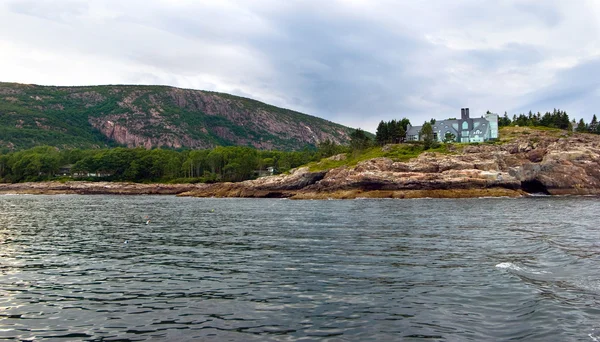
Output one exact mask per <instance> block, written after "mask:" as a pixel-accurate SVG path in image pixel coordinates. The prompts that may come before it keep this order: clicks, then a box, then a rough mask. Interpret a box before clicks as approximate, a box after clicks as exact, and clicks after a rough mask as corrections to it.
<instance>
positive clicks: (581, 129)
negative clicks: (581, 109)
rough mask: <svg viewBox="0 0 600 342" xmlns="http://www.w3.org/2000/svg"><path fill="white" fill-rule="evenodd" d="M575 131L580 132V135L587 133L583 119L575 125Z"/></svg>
mask: <svg viewBox="0 0 600 342" xmlns="http://www.w3.org/2000/svg"><path fill="white" fill-rule="evenodd" d="M575 131H577V132H580V133H583V132H587V131H588V126H587V125H586V123H585V121H583V119H580V120H579V123H578V124H577V128H575Z"/></svg>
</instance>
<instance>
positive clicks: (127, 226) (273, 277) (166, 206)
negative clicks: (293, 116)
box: [0, 195, 600, 341]
mask: <svg viewBox="0 0 600 342" xmlns="http://www.w3.org/2000/svg"><path fill="white" fill-rule="evenodd" d="M599 216H600V201H599V200H598V199H597V198H590V197H562V198H549V197H537V198H526V199H525V198H523V199H507V198H500V199H492V198H490V199H452V200H450V199H448V200H436V199H419V200H344V201H291V200H280V199H199V198H178V197H172V196H76V195H58V196H24V195H15V196H0V339H6V340H17V341H19V340H24V341H27V340H35V341H38V340H49V341H68V340H76V341H79V340H84V341H144V340H153V341H196V340H213V341H252V340H258V341H297V340H301V341H312V340H315V341H367V340H369V341H398V340H400V341H419V340H427V341H507V340H521V341H600V305H599V304H600V224H599V220H598V217H599ZM147 221H149V222H148V224H146V222H147Z"/></svg>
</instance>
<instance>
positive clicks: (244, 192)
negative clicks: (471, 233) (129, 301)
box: [185, 130, 600, 198]
mask: <svg viewBox="0 0 600 342" xmlns="http://www.w3.org/2000/svg"><path fill="white" fill-rule="evenodd" d="M456 147H457V151H456V153H454V154H439V153H423V154H421V155H420V156H419V157H418V158H415V159H413V160H411V161H409V162H393V161H392V160H390V159H387V158H376V159H371V160H367V161H364V162H361V163H359V164H358V165H356V166H355V167H340V168H335V169H331V170H329V171H323V172H309V170H308V169H307V168H301V169H298V170H295V171H294V172H293V173H291V174H290V175H280V176H274V177H266V178H261V179H257V180H254V181H247V182H242V183H226V184H211V185H202V186H199V187H198V188H196V189H193V190H191V191H189V192H187V193H185V195H189V196H223V197H293V198H330V197H332V198H355V197H396V198H406V197H473V196H521V195H524V194H526V193H545V194H551V195H567V194H573V195H586V194H592V195H600V136H595V135H587V134H582V135H573V136H570V135H568V134H566V133H564V134H562V135H556V134H554V135H552V134H547V133H546V132H543V131H534V130H532V131H530V132H527V135H526V136H523V137H520V138H517V139H515V140H514V141H512V142H509V143H506V144H503V145H478V146H474V145H469V146H456Z"/></svg>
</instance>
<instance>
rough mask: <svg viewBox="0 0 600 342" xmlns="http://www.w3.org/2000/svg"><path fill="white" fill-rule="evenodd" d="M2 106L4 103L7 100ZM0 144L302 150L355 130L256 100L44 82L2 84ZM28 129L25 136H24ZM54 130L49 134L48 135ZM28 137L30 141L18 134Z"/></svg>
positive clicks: (342, 138) (339, 140) (186, 91)
mask: <svg viewBox="0 0 600 342" xmlns="http://www.w3.org/2000/svg"><path fill="white" fill-rule="evenodd" d="M3 102H4V103H5V105H2V103H3ZM0 115H3V117H4V119H5V120H4V121H2V122H0V129H3V130H7V131H10V132H11V134H5V136H3V137H0V138H2V139H0V147H9V148H11V149H13V148H16V149H25V148H30V147H33V146H37V145H52V146H60V147H61V148H64V147H75V148H96V147H101V146H106V145H107V144H109V143H110V144H115V143H116V144H120V145H122V146H127V147H144V148H148V149H150V148H156V147H168V148H192V149H199V148H212V147H215V146H229V145H239V146H252V147H255V148H257V149H278V150H299V149H302V148H304V147H305V146H307V145H313V146H315V145H317V144H319V143H320V142H323V141H326V140H330V141H332V142H334V143H337V144H342V143H347V142H348V141H349V135H350V133H351V132H352V129H351V128H349V127H345V126H342V125H339V124H335V123H333V122H330V121H327V120H324V119H321V118H318V117H314V116H310V115H306V114H302V113H298V112H295V111H292V110H288V109H284V108H278V107H275V106H271V105H268V104H265V103H262V102H259V101H255V100H251V99H247V98H243V97H238V96H233V95H229V94H224V93H215V92H209V91H202V90H191V89H179V88H173V87H165V86H124V85H107V86H90V87H46V86H38V85H24V84H16V83H1V82H0ZM25 132H26V133H25ZM48 132H51V133H52V134H49V133H48ZM22 135H26V136H27V139H21V138H20V137H21V136H22Z"/></svg>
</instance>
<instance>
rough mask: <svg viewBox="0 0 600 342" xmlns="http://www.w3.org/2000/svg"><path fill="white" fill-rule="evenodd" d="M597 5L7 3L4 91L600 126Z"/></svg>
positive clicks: (0, 64) (371, 118)
mask: <svg viewBox="0 0 600 342" xmlns="http://www.w3.org/2000/svg"><path fill="white" fill-rule="evenodd" d="M598 18H600V1H594V0H589V1H588V0H573V1H563V0H556V1H555V0H544V1H539V0H497V1H481V0H452V1H447V0H419V1H416V0H410V1H409V0H406V1H402V0H396V1H392V0H389V1H388V0H320V1H311V0H305V1H295V0H239V1H229V0H218V1H217V0H206V1H201V0H116V1H113V0H97V1H91V0H90V1H79V0H46V1H44V0H14V1H13V0H0V81H6V82H21V83H36V84H44V85H96V84H164V85H172V86H176V87H184V88H193V89H205V90H214V91H221V92H227V93H232V94H236V95H241V96H245V97H250V98H254V99H257V100H260V101H264V102H267V103H270V104H274V105H277V106H281V107H286V108H290V109H294V110H298V111H301V112H304V113H307V114H311V115H315V116H319V117H322V118H326V119H329V120H331V121H334V122H338V123H341V124H345V125H348V126H352V127H361V128H363V129H365V130H368V131H371V132H374V131H375V128H376V126H377V123H378V122H379V121H381V120H385V121H388V120H391V119H400V118H402V117H407V118H409V119H410V120H411V122H413V124H421V123H422V122H423V121H424V120H426V119H429V118H437V119H444V118H448V117H454V116H459V115H460V108H461V107H470V108H471V115H472V116H473V114H476V115H479V114H483V113H484V112H485V111H486V110H491V111H492V112H497V113H504V111H507V112H508V113H509V114H510V115H512V114H514V113H520V112H526V111H529V110H530V109H531V110H533V111H534V112H535V111H541V112H544V111H546V110H552V109H553V108H560V109H564V110H566V111H567V112H568V113H569V114H570V117H571V118H573V117H576V118H581V117H583V118H584V119H585V120H586V121H589V120H590V118H591V116H592V114H600V110H598V109H600V96H599V95H600V21H599V20H598Z"/></svg>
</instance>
